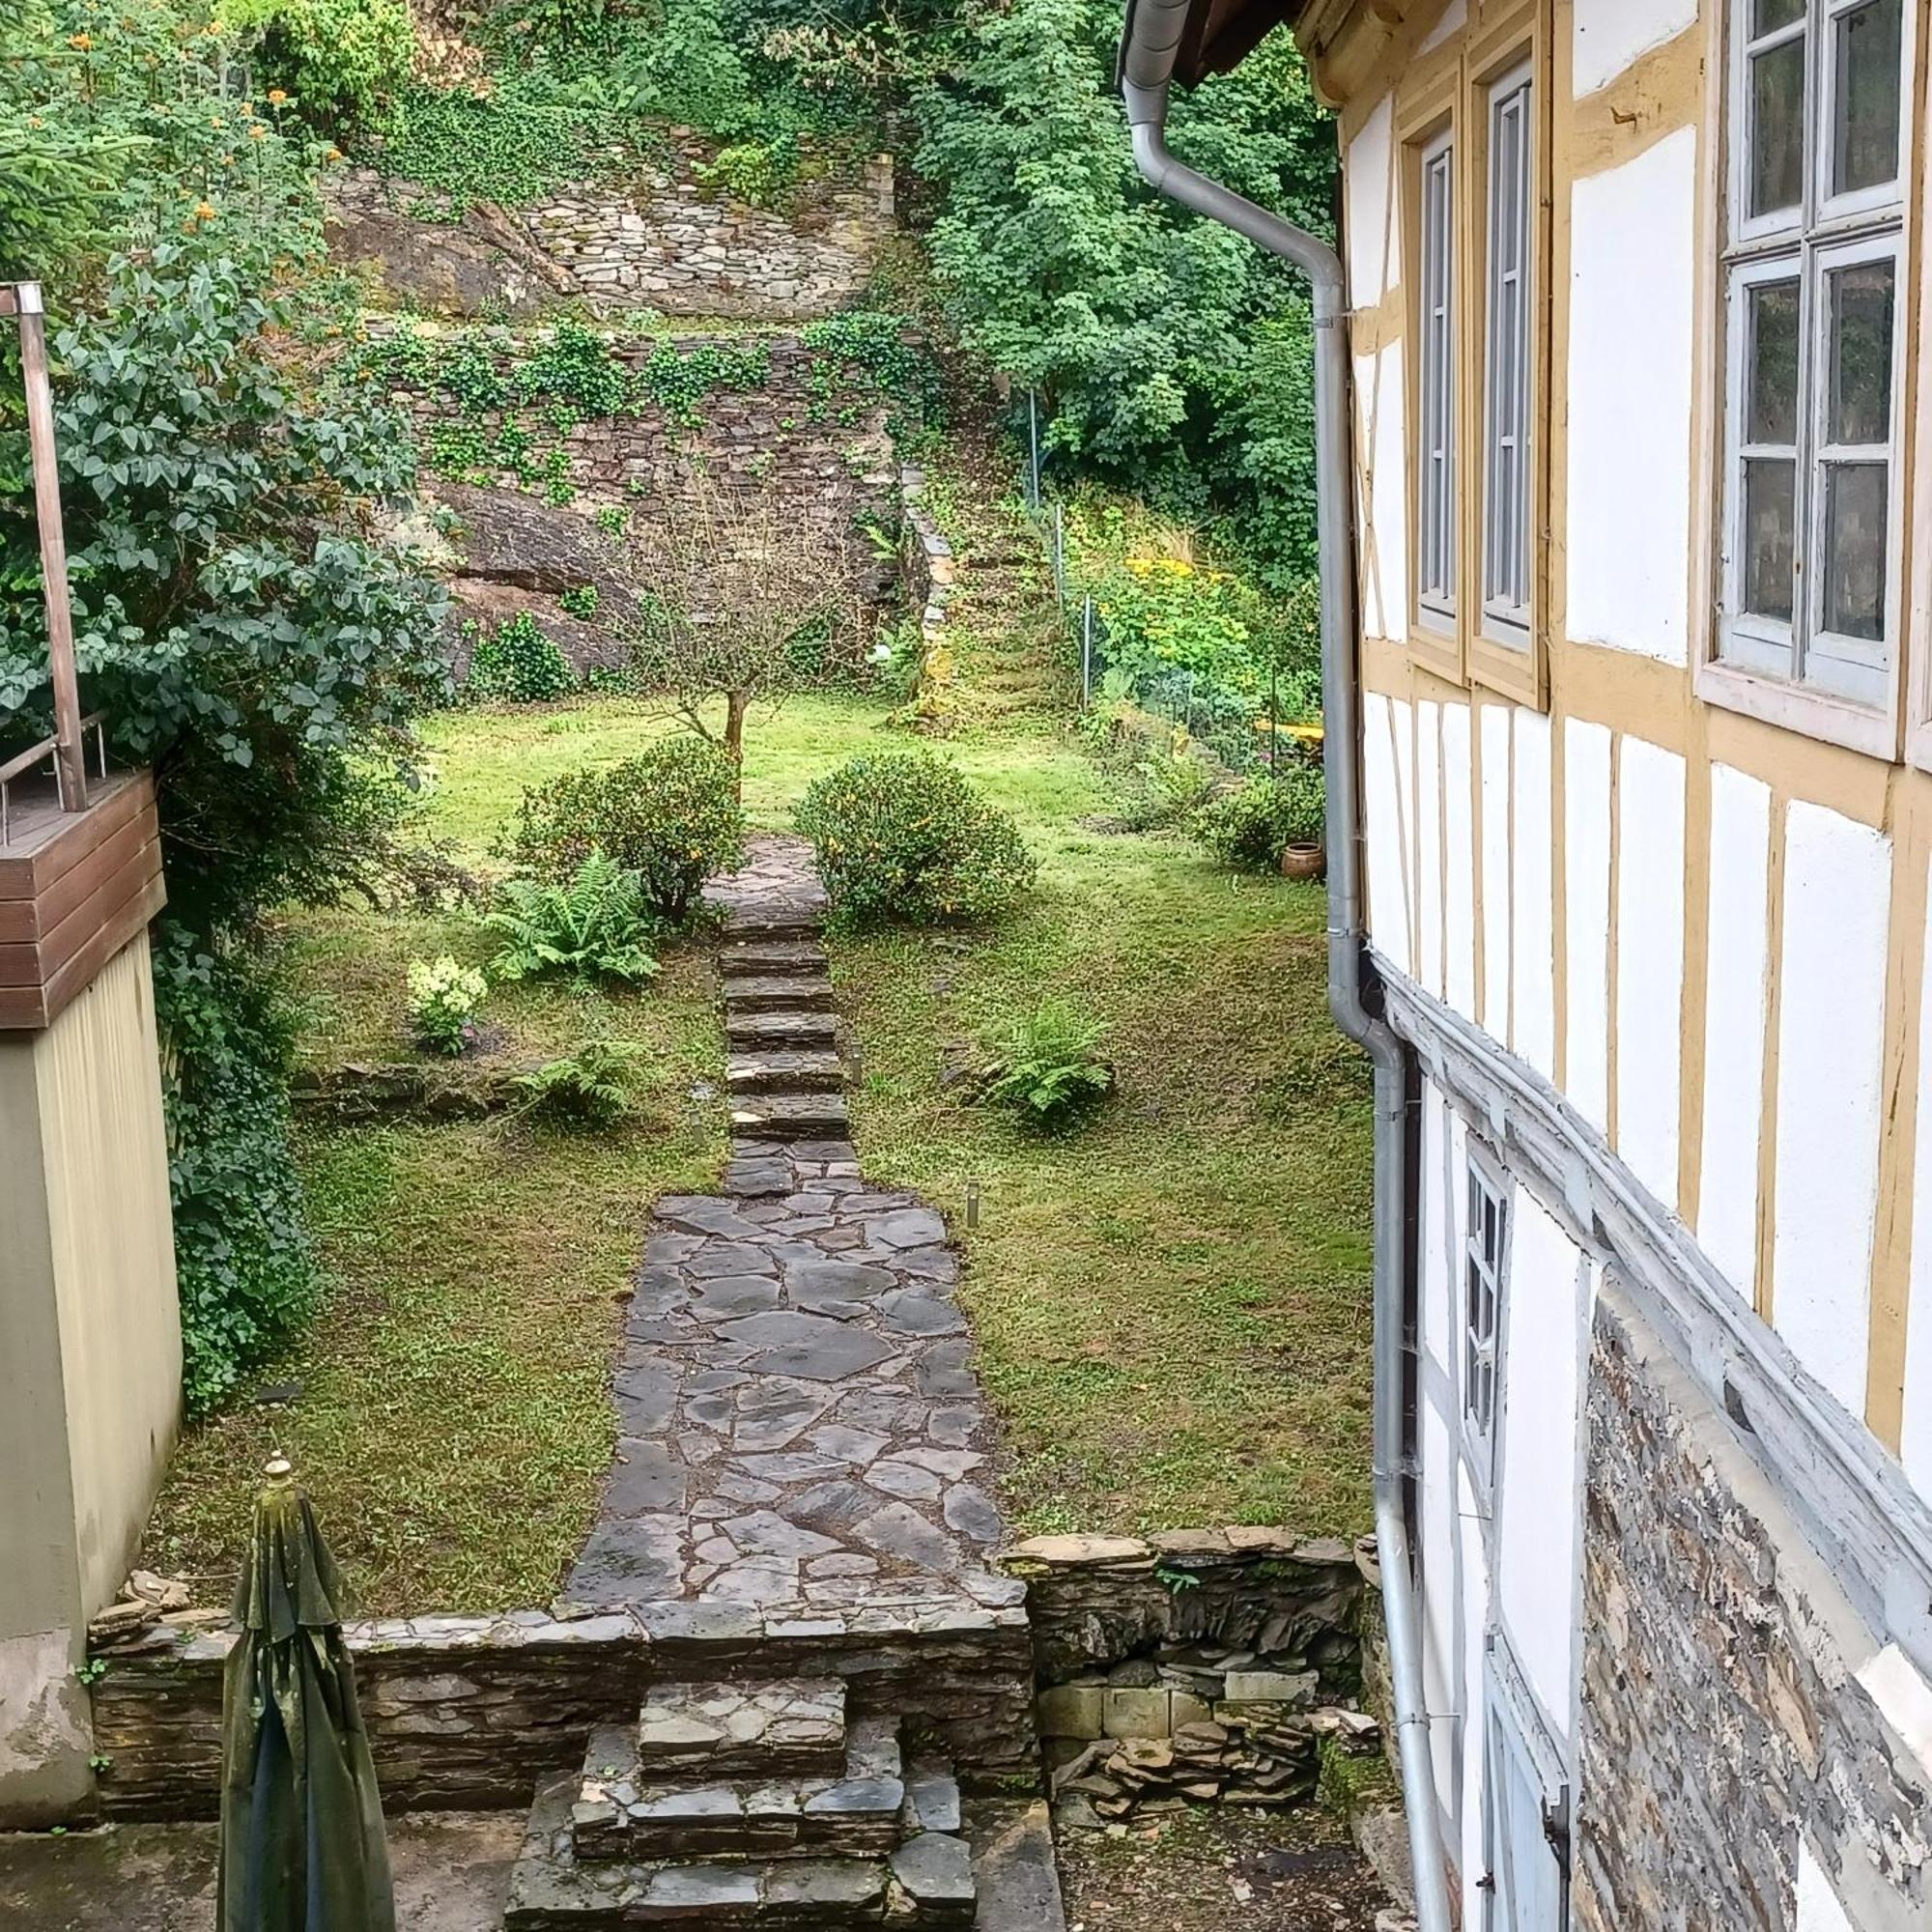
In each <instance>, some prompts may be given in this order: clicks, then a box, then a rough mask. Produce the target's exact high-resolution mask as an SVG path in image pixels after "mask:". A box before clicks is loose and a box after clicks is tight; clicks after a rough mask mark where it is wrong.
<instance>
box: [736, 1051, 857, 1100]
mask: <svg viewBox="0 0 1932 1932" xmlns="http://www.w3.org/2000/svg"><path fill="white" fill-rule="evenodd" d="M844 1084H845V1063H844V1062H843V1061H842V1060H840V1059H839V1057H838V1054H836V1053H834V1052H833V1051H832V1050H831V1049H830V1048H829V1047H819V1048H803V1049H801V1048H780V1049H778V1050H776V1051H773V1052H769V1053H767V1052H746V1053H739V1052H734V1053H732V1054H731V1055H730V1056H729V1057H728V1058H727V1059H726V1060H725V1086H726V1087H727V1088H728V1089H729V1090H730V1091H731V1092H732V1093H733V1094H785V1093H789V1094H801V1093H803V1094H836V1093H838V1090H839V1089H840V1088H841V1087H843V1086H844Z"/></svg>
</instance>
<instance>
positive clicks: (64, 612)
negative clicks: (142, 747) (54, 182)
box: [0, 282, 87, 811]
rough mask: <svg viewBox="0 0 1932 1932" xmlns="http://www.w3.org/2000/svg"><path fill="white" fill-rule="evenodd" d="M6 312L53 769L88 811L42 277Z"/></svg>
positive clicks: (6, 304)
mask: <svg viewBox="0 0 1932 1932" xmlns="http://www.w3.org/2000/svg"><path fill="white" fill-rule="evenodd" d="M0 316H11V317H13V318H14V321H15V322H16V323H17V324H18V327H19V331H20V374H21V378H22V385H23V387H24V389H25V391H26V402H27V440H28V444H29V446H30V447H31V449H32V451H33V459H34V512H35V517H36V520H37V521H38V523H39V525H40V532H41V576H42V579H43V588H44V592H45V597H46V607H47V659H48V669H49V673H50V676H51V680H52V684H53V696H54V735H53V742H52V747H51V749H52V752H53V756H54V769H55V772H56V773H57V775H58V777H59V781H60V803H61V809H62V810H64V811H84V810H86V809H87V759H86V756H85V753H84V751H83V747H82V742H81V730H82V725H81V716H80V686H79V680H78V678H77V677H76V675H75V671H74V662H73V609H72V605H71V600H70V598H69V594H68V580H67V533H66V526H64V524H63V523H62V521H61V500H60V467H59V462H58V458H57V452H56V449H55V445H54V396H53V385H52V383H51V382H50V380H49V378H48V374H47V317H46V307H45V304H44V303H43V301H42V299H41V285H40V284H39V283H38V282H12V283H0Z"/></svg>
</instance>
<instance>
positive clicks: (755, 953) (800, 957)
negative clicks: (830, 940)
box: [719, 939, 830, 975]
mask: <svg viewBox="0 0 1932 1932" xmlns="http://www.w3.org/2000/svg"><path fill="white" fill-rule="evenodd" d="M719 963H720V965H721V966H722V967H723V969H724V971H725V972H726V973H758V974H766V975H770V974H780V975H789V974H793V973H823V972H824V971H825V970H826V967H827V966H828V965H829V964H830V961H829V959H828V958H827V956H826V952H825V949H824V947H822V946H820V945H818V944H816V943H815V942H814V941H811V940H808V939H780V940H766V939H754V940H753V939H748V940H742V941H739V942H737V943H735V944H733V945H730V946H727V947H726V948H725V951H724V952H722V953H721V954H720V955H719Z"/></svg>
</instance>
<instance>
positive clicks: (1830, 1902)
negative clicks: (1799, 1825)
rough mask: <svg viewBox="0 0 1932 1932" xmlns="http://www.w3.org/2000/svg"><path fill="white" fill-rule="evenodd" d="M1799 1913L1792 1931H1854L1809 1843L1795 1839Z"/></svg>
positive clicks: (1854, 1928) (1855, 1930)
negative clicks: (1796, 1843) (1796, 1841)
mask: <svg viewBox="0 0 1932 1932" xmlns="http://www.w3.org/2000/svg"><path fill="white" fill-rule="evenodd" d="M1797 1889H1798V1896H1797V1900H1796V1909H1797V1914H1798V1917H1797V1918H1796V1920H1795V1921H1794V1923H1793V1926H1792V1932H1857V1928H1856V1927H1855V1926H1854V1925H1853V1924H1852V1921H1851V1919H1850V1918H1848V1917H1847V1916H1846V1914H1845V1908H1844V1907H1843V1906H1842V1905H1840V1904H1839V1903H1838V1894H1837V1893H1836V1892H1835V1891H1833V1889H1832V1881H1831V1880H1830V1879H1828V1878H1827V1877H1826V1876H1825V1872H1824V1868H1823V1867H1822V1866H1821V1865H1820V1864H1819V1862H1818V1861H1817V1858H1816V1857H1815V1856H1814V1854H1813V1853H1812V1850H1811V1847H1810V1846H1809V1845H1807V1844H1806V1843H1805V1842H1804V1840H1803V1839H1802V1838H1801V1839H1800V1840H1799V1842H1798V1888H1797Z"/></svg>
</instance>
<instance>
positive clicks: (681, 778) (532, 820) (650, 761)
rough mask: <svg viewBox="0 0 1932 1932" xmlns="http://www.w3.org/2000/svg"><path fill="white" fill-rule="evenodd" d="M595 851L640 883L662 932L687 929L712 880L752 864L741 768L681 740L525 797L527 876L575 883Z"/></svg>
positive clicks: (515, 839) (518, 850)
mask: <svg viewBox="0 0 1932 1932" xmlns="http://www.w3.org/2000/svg"><path fill="white" fill-rule="evenodd" d="M593 847H594V848H597V849H600V850H602V851H604V852H607V853H609V854H610V856H611V859H613V860H614V861H615V862H616V863H617V864H618V865H619V866H622V867H625V868H626V869H628V870H630V871H632V872H635V873H636V874H637V875H638V878H639V883H640V885H641V889H642V892H643V898H644V904H645V905H646V907H648V909H649V910H650V912H651V914H652V915H653V916H654V917H655V918H656V919H657V920H658V921H659V922H660V923H662V924H663V925H665V926H668V927H672V928H675V927H679V926H682V925H684V924H685V923H687V922H688V921H689V920H690V918H691V916H692V914H693V912H694V911H695V910H696V905H697V898H698V894H699V893H700V892H701V891H702V890H703V886H704V881H705V880H706V879H707V878H708V877H710V875H711V874H712V873H713V872H717V871H729V870H730V868H731V867H734V866H736V865H737V864H738V863H739V862H740V861H741V860H742V859H743V858H744V856H745V812H744V808H743V807H742V806H741V805H740V804H739V802H738V767H737V766H736V765H735V764H734V763H733V762H732V760H731V758H730V756H729V754H728V753H725V751H724V750H723V749H722V748H721V747H719V746H717V745H713V744H711V743H709V742H708V741H707V740H705V739H703V738H698V737H693V736H684V735H680V736H677V737H674V738H666V739H664V740H662V741H661V742H660V743H658V744H655V745H652V746H650V747H649V748H648V749H646V750H644V751H642V752H639V753H638V755H637V756H636V757H635V758H626V759H625V760H624V761H623V762H622V763H621V764H616V765H611V767H609V769H607V770H604V771H588V770H586V771H580V772H566V773H565V774H564V775H563V776H562V777H561V778H555V779H552V780H551V781H550V782H549V783H548V784H542V785H533V786H531V787H530V789H529V790H527V791H526V792H525V793H524V797H523V803H522V804H521V805H520V806H519V807H518V808H517V823H516V829H515V830H514V832H513V833H512V834H511V836H510V839H509V843H508V847H507V850H508V855H509V857H510V858H511V859H512V860H513V861H514V863H515V864H516V865H517V866H518V867H520V868H521V869H523V870H524V871H526V872H528V873H530V874H531V875H532V876H533V877H536V878H539V879H549V880H558V879H563V878H568V877H569V876H570V875H571V874H572V873H573V872H574V871H575V870H576V869H577V867H580V866H581V865H582V863H583V861H584V859H585V857H586V856H587V855H588V854H589V853H590V851H591V850H592V848H593Z"/></svg>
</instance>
